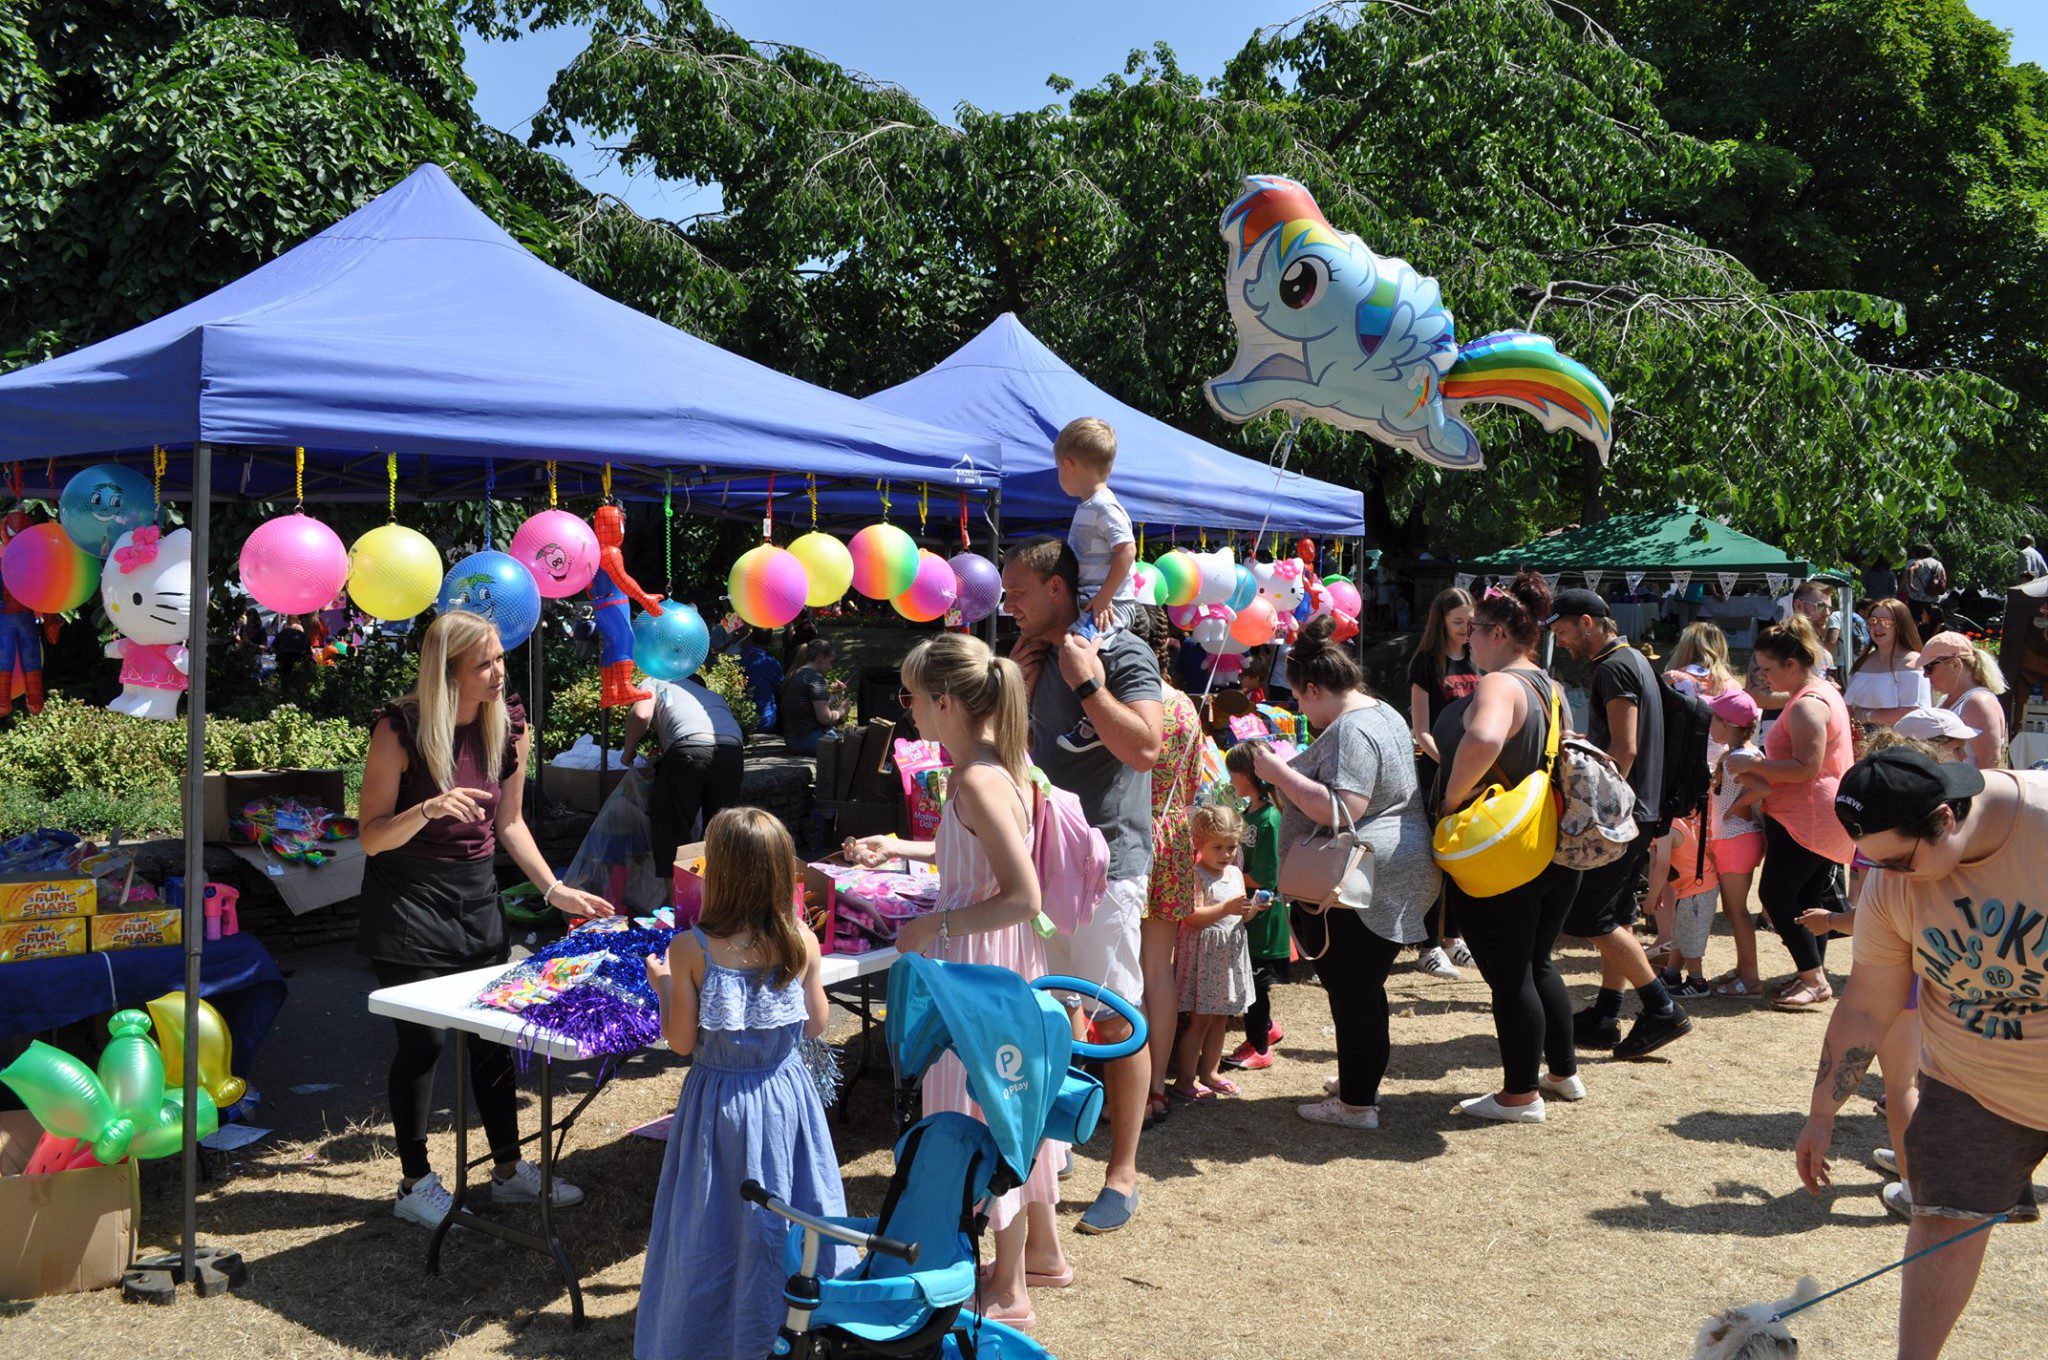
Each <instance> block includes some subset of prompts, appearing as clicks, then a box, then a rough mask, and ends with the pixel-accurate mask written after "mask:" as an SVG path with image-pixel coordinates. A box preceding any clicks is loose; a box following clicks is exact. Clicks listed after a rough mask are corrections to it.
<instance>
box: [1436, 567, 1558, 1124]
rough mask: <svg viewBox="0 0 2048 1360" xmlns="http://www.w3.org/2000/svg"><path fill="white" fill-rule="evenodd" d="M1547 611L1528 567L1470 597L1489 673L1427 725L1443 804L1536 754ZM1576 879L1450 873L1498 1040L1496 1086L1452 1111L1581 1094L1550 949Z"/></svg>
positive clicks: (1516, 1108) (1489, 1110) (1475, 637)
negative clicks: (1487, 884)
mask: <svg viewBox="0 0 2048 1360" xmlns="http://www.w3.org/2000/svg"><path fill="white" fill-rule="evenodd" d="M1549 612H1550V588H1549V587H1548V586H1547V585H1546V584H1545V583H1544V580H1543V578H1542V577H1541V576H1539V575H1537V574H1536V573H1534V572H1523V573H1522V574H1521V575H1520V576H1518V577H1516V578H1515V580H1514V582H1513V583H1512V584H1511V585H1509V586H1507V587H1505V588H1503V587H1499V586H1495V587H1493V588H1491V589H1489V590H1487V591H1486V593H1485V594H1484V595H1482V596H1481V597H1480V599H1479V601H1478V603H1477V604H1476V605H1474V607H1473V618H1472V640H1471V643H1470V647H1471V655H1472V661H1473V664H1474V665H1476V666H1478V667H1479V669H1480V671H1481V672H1483V673H1484V674H1483V677H1482V678H1481V680H1480V681H1479V687H1478V688H1477V689H1475V690H1474V691H1473V692H1472V697H1471V698H1469V699H1463V700H1460V701H1459V702H1457V703H1455V704H1452V705H1451V706H1450V707H1449V708H1447V709H1445V710H1444V714H1443V716H1442V717H1441V718H1439V719H1438V720H1437V724H1436V727H1435V729H1434V731H1433V732H1432V733H1431V735H1432V736H1434V737H1435V739H1436V745H1437V750H1438V751H1439V752H1441V753H1442V757H1443V768H1442V773H1441V774H1439V775H1438V777H1437V787H1436V790H1435V794H1436V807H1437V812H1438V815H1442V814H1443V813H1446V812H1454V811H1456V810H1457V809H1458V808H1461V807H1463V806H1464V805H1465V804H1466V803H1469V802H1471V801H1472V799H1473V797H1474V796H1475V795H1477V794H1478V793H1479V792H1480V791H1481V790H1482V789H1484V788H1485V787H1486V786H1487V785H1489V784H1492V783H1496V782H1498V783H1501V784H1504V785H1506V786H1508V787H1510V788H1512V787H1513V786H1514V785H1515V784H1517V783H1519V782H1521V781H1522V780H1523V779H1526V778H1527V777H1528V776H1529V775H1531V774H1533V773H1534V772H1535V771H1536V769H1537V768H1538V767H1539V766H1540V765H1542V763H1543V758H1544V752H1545V749H1546V746H1547V743H1548V738H1549V735H1550V704H1551V694H1552V684H1553V682H1552V681H1551V679H1550V677H1549V676H1547V675H1545V674H1544V673H1543V668H1542V666H1541V665H1539V664H1538V663H1537V661H1536V645H1537V642H1538V640H1539V639H1540V638H1541V636H1542V620H1543V619H1544V618H1545V617H1547V616H1548V614H1549ZM1578 889H1579V874H1578V871H1577V870H1574V869H1567V868H1564V867H1562V866H1561V865H1556V864H1553V865H1551V866H1550V867H1549V868H1547V869H1545V870H1544V871H1543V872H1542V873H1540V874H1538V875H1537V876H1536V877H1535V878H1534V879H1533V880H1532V881H1530V882H1528V883H1525V884H1523V885H1522V886H1521V887H1519V888H1515V889H1512V890H1511V891H1508V892H1504V893H1501V894H1499V895H1498V896H1495V897H1472V896H1470V895H1469V894H1467V893H1465V892H1464V891H1463V890H1462V889H1460V888H1459V887H1458V885H1457V884H1456V883H1455V882H1453V881H1451V880H1450V879H1449V877H1448V876H1447V877H1446V878H1445V880H1444V891H1445V892H1446V893H1448V894H1449V896H1450V905H1451V912H1452V915H1453V916H1454V917H1455V918H1456V920H1457V921H1458V923H1459V925H1460V926H1462V927H1463V928H1464V931H1465V944H1466V946H1467V947H1468V948H1469V949H1471V951H1472V959H1473V962H1475V963H1477V964H1478V965H1479V972H1480V976H1482V977H1484V978H1485V979H1486V985H1487V986H1488V987H1489V988H1490V989H1491V990H1492V992H1493V1028H1494V1034H1495V1035H1496V1036H1497V1037H1498V1039H1499V1040H1500V1060H1501V1076H1502V1081H1501V1087H1500V1089H1499V1090H1498V1091H1495V1092H1492V1093H1490V1094H1488V1095H1483V1096H1475V1097H1473V1098H1472V1099H1470V1100H1465V1101H1460V1102H1459V1104H1458V1111H1459V1113H1461V1114H1465V1115H1469V1116H1471V1117H1473V1118H1475V1119H1496V1120H1501V1121H1504V1122H1507V1123H1527V1124H1536V1123H1541V1122H1542V1121H1543V1119H1544V1105H1543V1098H1544V1096H1546V1095H1549V1096H1553V1097H1555V1098H1557V1099H1561V1100H1579V1099H1582V1098H1583V1097H1584V1096H1585V1094H1586V1088H1585V1084H1584V1083H1583V1082H1581V1081H1580V1080H1579V1077H1578V1055H1577V1053H1576V1052H1575V1051H1574V1049H1573V1045H1572V1002H1571V995H1570V993H1569V992H1567V991H1566V990H1565V985H1564V978H1563V977H1562V976H1561V975H1560V974H1559V973H1558V971H1557V965H1556V964H1554V963H1552V962H1551V959H1550V951H1551V949H1552V948H1553V947H1554V946H1555V945H1556V943H1557V936H1558V932H1559V931H1560V930H1562V929H1563V927H1564V918H1565V913H1566V912H1567V911H1569V910H1570V909H1571V904H1572V898H1573V897H1574V896H1575V895H1577V893H1578ZM1545 1066H1547V1067H1548V1069H1549V1070H1548V1071H1547V1072H1545V1071H1543V1070H1542V1069H1543V1068H1544V1067H1545Z"/></svg>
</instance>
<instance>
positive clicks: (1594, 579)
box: [1582, 571, 1607, 590]
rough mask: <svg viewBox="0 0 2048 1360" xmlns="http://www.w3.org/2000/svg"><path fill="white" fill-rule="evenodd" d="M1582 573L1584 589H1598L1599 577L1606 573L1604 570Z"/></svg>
mask: <svg viewBox="0 0 2048 1360" xmlns="http://www.w3.org/2000/svg"><path fill="white" fill-rule="evenodd" d="M1582 574H1583V575H1584V576H1585V578H1586V589H1588V590H1598V589H1599V588H1600V582H1601V579H1602V578H1604V577H1605V576H1606V575H1607V573H1606V572H1604V571H1589V572H1584V573H1582Z"/></svg>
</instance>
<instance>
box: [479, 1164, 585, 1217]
mask: <svg viewBox="0 0 2048 1360" xmlns="http://www.w3.org/2000/svg"><path fill="white" fill-rule="evenodd" d="M491 1198H492V1199H494V1200H496V1201H497V1202H498V1203H500V1204H538V1203H540V1168H539V1167H537V1166H535V1165H534V1164H533V1163H532V1162H521V1163H520V1164H519V1165H518V1167H517V1168H515V1169H514V1170H513V1172H512V1175H511V1176H510V1177H509V1178H508V1179H505V1180H500V1179H498V1177H497V1176H496V1175H493V1176H492V1177H491ZM582 1202H583V1192H582V1191H581V1190H578V1189H577V1188H576V1187H575V1186H573V1185H571V1184H569V1182H567V1181H565V1180H563V1179H562V1178H561V1177H560V1176H557V1177H555V1198H554V1207H555V1208H557V1209H563V1208H567V1207H568V1206H569V1205H571V1204H581V1203H582Z"/></svg>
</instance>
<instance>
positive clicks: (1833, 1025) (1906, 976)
mask: <svg viewBox="0 0 2048 1360" xmlns="http://www.w3.org/2000/svg"><path fill="white" fill-rule="evenodd" d="M1912 983H1913V970H1912V969H1911V968H1910V967H1907V966H1903V965H1900V966H1883V965H1875V964H1869V963H1859V964H1857V965H1856V976H1855V980H1854V985H1853V986H1851V987H1849V988H1848V989H1847V990H1846V991H1844V992H1843V994H1842V997H1841V999H1840V1000H1839V1001H1837V1002H1836V1003H1835V1013H1834V1015H1833V1016H1832V1017H1830V1019H1829V1020H1828V1033H1827V1037H1826V1038H1825V1039H1823V1040H1821V1046H1820V1066H1819V1069H1818V1070H1817V1071H1816V1072H1815V1073H1814V1077H1813V1102H1812V1104H1811V1105H1810V1106H1809V1107H1808V1109H1807V1115H1806V1127H1805V1128H1804V1129H1802V1130H1801V1131H1800V1134H1799V1144H1798V1148H1797V1155H1798V1159H1799V1179H1800V1180H1801V1181H1803V1182H1805V1184H1806V1188H1807V1190H1808V1191H1809V1192H1810V1193H1812V1194H1816V1195H1817V1194H1819V1193H1820V1192H1821V1191H1822V1190H1823V1189H1824V1188H1826V1187H1827V1186H1828V1185H1829V1184H1831V1183H1832V1179H1833V1178H1832V1177H1831V1176H1830V1175H1829V1173H1828V1144H1829V1143H1830V1142H1832V1141H1834V1136H1835V1113H1836V1111H1838V1110H1840V1109H1841V1108H1842V1102H1843V1101H1845V1100H1847V1099H1848V1098H1849V1097H1850V1096H1851V1095H1853V1094H1855V1091H1856V1088H1857V1087H1858V1086H1860V1085H1862V1084H1863V1074H1864V1073H1865V1072H1868V1071H1869V1070H1870V1061H1871V1059H1872V1058H1874V1057H1876V1056H1877V1050H1878V1046H1879V1045H1880V1044H1882V1043H1883V1042H1884V1036H1885V1031H1887V1030H1889V1029H1890V1028H1891V1026H1892V1022H1893V1021H1894V1020H1896V1019H1898V1018H1899V1014H1900V1012H1902V1011H1904V1010H1905V1008H1906V995H1907V992H1908V991H1909V989H1910V988H1911V987H1912Z"/></svg>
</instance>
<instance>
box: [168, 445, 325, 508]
mask: <svg viewBox="0 0 2048 1360" xmlns="http://www.w3.org/2000/svg"><path fill="white" fill-rule="evenodd" d="M156 457H157V464H156V468H157V477H158V478H159V479H161V478H162V477H163V468H164V464H163V457H164V451H163V450H162V449H158V450H157V451H156ZM157 499H158V500H159V501H161V500H162V499H163V497H161V496H159V497H157ZM292 499H293V501H294V503H295V505H294V508H295V509H297V510H298V511H299V512H300V513H302V514H303V513H304V512H305V509H306V446H305V445H303V444H301V445H300V446H299V447H297V448H295V449H293V450H292Z"/></svg>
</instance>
